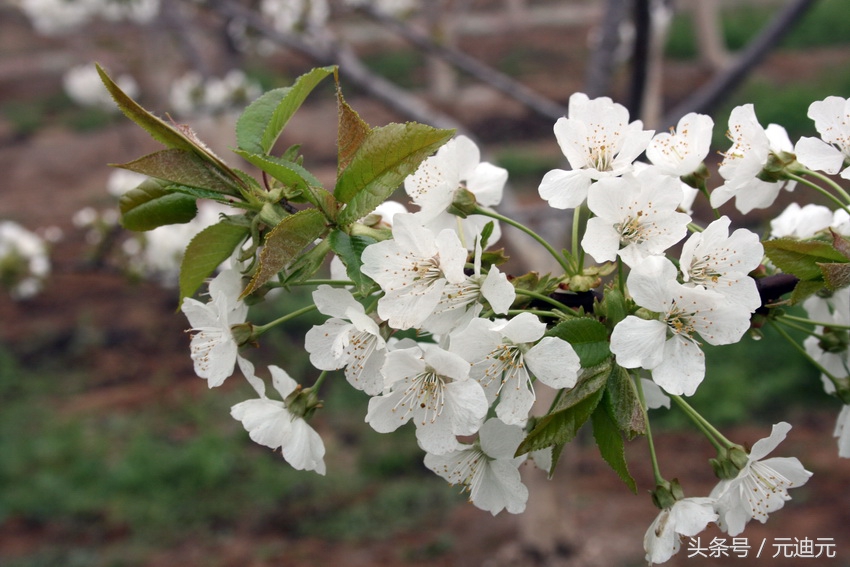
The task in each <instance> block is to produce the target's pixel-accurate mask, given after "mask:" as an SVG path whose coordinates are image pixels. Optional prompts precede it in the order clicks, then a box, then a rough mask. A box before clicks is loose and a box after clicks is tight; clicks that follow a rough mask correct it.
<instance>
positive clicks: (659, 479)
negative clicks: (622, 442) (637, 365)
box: [632, 375, 665, 486]
mask: <svg viewBox="0 0 850 567" xmlns="http://www.w3.org/2000/svg"><path fill="white" fill-rule="evenodd" d="M632 385H633V387H634V388H635V390H636V391H637V395H638V399H639V400H640V410H641V412H642V413H643V421H644V424H645V425H646V441H647V443H649V459H650V461H651V462H652V475H653V476H654V477H655V485H656V486H662V485H664V483H665V479H664V477H663V476H661V469H660V468H659V466H658V455H657V454H656V452H655V442H654V441H653V440H652V428H651V427H650V426H649V412H648V411H647V409H646V398H645V397H644V395H643V384H641V382H640V376H638V375H634V376H633V377H632Z"/></svg>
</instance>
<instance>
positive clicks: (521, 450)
mask: <svg viewBox="0 0 850 567" xmlns="http://www.w3.org/2000/svg"><path fill="white" fill-rule="evenodd" d="M602 392H603V390H598V391H596V392H594V393H593V394H591V395H590V396H588V397H587V398H584V399H583V400H581V401H580V402H579V403H577V404H575V405H573V406H571V407H570V408H568V409H565V410H561V411H558V412H556V413H551V414H549V415H546V416H544V417H542V418H541V419H540V420H539V421H538V422H537V425H536V426H535V427H534V429H532V430H531V431H530V432H529V434H528V435H527V436H526V438H525V439H524V440H523V441H522V443H520V446H519V447H518V448H517V451H516V454H517V456H519V455H524V454H525V453H530V452H531V451H537V450H540V449H545V448H547V447H559V446H562V445H565V444H567V443H569V442H570V441H572V440H573V439H575V436H576V435H578V430H579V429H581V426H582V425H584V423H585V422H586V421H587V420H588V419H589V418H590V416H591V415H592V414H593V410H594V409H596V406H597V405H598V404H599V400H601V399H602ZM559 452H560V449H559ZM552 466H553V468H554V460H553V465H552ZM549 472H550V475H551V473H552V472H554V470H552V471H549Z"/></svg>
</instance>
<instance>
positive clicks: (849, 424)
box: [832, 404, 850, 459]
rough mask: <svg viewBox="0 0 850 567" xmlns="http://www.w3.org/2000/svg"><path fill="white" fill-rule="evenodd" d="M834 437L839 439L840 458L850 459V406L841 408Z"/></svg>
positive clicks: (845, 405)
mask: <svg viewBox="0 0 850 567" xmlns="http://www.w3.org/2000/svg"><path fill="white" fill-rule="evenodd" d="M832 435H833V437H835V438H837V439H838V456H839V457H842V458H844V459H850V405H847V404H844V405H843V406H841V411H840V412H838V419H836V420H835V430H834V431H833V433H832Z"/></svg>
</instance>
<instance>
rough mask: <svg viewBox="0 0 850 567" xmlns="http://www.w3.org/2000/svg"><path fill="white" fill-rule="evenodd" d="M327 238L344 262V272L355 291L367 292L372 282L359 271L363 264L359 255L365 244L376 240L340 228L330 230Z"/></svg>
mask: <svg viewBox="0 0 850 567" xmlns="http://www.w3.org/2000/svg"><path fill="white" fill-rule="evenodd" d="M328 240H329V241H330V244H331V249H332V250H333V251H334V253H335V254H336V255H337V256H339V259H340V260H342V263H343V264H345V272H346V273H347V274H348V279H350V280H351V281H352V282H354V285H355V286H356V287H357V291H359V292H361V293H367V292H368V291H369V289H370V288H371V287H372V285H373V284H374V282H373V281H372V279H371V278H370V277H369V276H367V275H365V274H364V273H363V272H361V271H360V267H361V266H362V265H363V262H362V261H361V259H360V257H361V255H362V254H363V250H365V249H366V247H367V246H369V245H370V244H373V243H375V242H377V240H375V239H374V238H370V237H368V236H357V235H355V236H350V235H348V234H346V233H345V232H343V231H341V230H334V231H333V232H331V234H330V236H329V237H328Z"/></svg>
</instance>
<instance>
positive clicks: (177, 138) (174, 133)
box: [97, 65, 244, 196]
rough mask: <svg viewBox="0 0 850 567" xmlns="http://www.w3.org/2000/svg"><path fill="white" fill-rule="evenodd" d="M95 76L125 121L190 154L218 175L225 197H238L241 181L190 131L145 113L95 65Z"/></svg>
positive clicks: (159, 140) (154, 137)
mask: <svg viewBox="0 0 850 567" xmlns="http://www.w3.org/2000/svg"><path fill="white" fill-rule="evenodd" d="M97 72H98V74H99V75H100V78H101V80H102V81H103V84H104V85H105V86H106V89H107V90H108V91H109V94H111V95H112V98H113V99H114V100H115V103H116V104H117V105H118V108H120V109H121V112H123V113H124V115H125V116H127V118H129V119H130V120H132V121H133V122H135V123H136V124H138V125H139V126H141V127H142V128H144V129H145V130H146V131H147V132H148V133H149V134H150V135H151V136H152V137H153V139H154V140H157V141H158V142H160V143H162V144H164V145H166V146H168V147H169V148H175V149H178V150H186V151H189V152H193V153H194V154H196V155H197V156H198V157H200V158H201V159H202V160H204V161H205V162H207V163H209V164H210V165H212V166H213V169H214V170H216V171H217V173H219V174H220V176H221V178H222V180H225V181H226V182H227V183H228V187H229V190H228V191H227V193H229V194H231V195H234V196H239V195H240V190H239V188H240V187H244V182H243V181H242V179H241V177H240V176H239V175H238V174H237V173H236V172H235V171H233V170H232V169H230V167H229V166H227V164H225V163H224V162H223V161H222V160H221V158H219V157H218V156H217V155H215V154H214V153H213V152H212V151H211V150H210V149H209V148H208V147H207V146H206V144H204V143H203V142H201V141H200V140H199V139H198V137H197V136H196V135H195V133H194V132H193V131H192V129H191V128H189V127H188V126H185V125H177V124H175V125H173V126H172V125H171V124H167V123H166V122H164V121H163V120H161V119H159V118H158V117H156V116H154V115H153V114H151V113H150V112H148V111H147V110H145V109H144V108H143V107H142V106H141V105H140V104H139V103H137V102H136V101H134V100H133V99H132V98H130V97H129V96H127V94H126V93H125V92H124V91H122V90H121V89H120V88H119V87H118V85H116V84H115V82H114V81H113V80H112V79H111V78H110V77H109V75H107V73H106V71H104V70H103V68H102V67H101V66H100V65H97Z"/></svg>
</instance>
